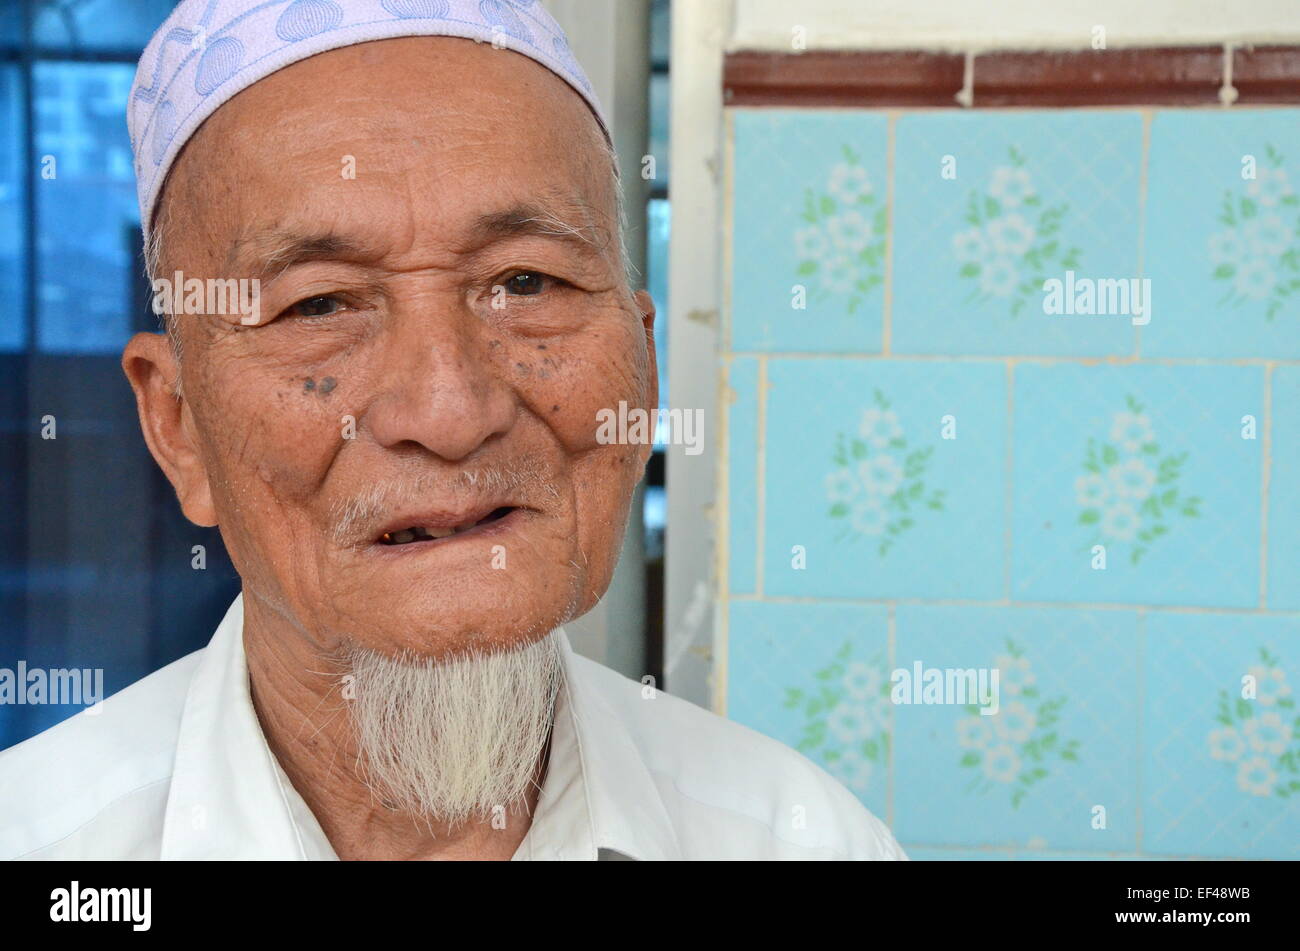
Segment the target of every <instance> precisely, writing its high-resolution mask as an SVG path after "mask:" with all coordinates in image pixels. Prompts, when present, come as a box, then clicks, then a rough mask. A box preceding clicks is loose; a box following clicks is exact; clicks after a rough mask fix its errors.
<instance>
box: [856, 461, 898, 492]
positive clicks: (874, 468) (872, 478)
mask: <svg viewBox="0 0 1300 951" xmlns="http://www.w3.org/2000/svg"><path fill="white" fill-rule="evenodd" d="M858 477H859V478H860V479H862V485H863V487H865V488H866V490H867V492H868V493H869V494H871V495H880V496H889V495H893V494H894V492H895V491H897V489H898V487H899V486H900V485H902V483H903V467H902V466H900V465H899V464H898V463H897V462H896V461H895V460H894V457H893V456H889V455H881V456H872V457H871V458H870V459H865V460H863V461H862V462H861V463H859V464H858Z"/></svg>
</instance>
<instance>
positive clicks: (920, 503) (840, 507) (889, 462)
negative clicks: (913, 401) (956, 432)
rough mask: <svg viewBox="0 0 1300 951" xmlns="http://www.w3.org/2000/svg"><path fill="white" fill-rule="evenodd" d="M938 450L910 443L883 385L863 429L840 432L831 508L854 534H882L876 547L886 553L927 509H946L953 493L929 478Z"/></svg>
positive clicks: (829, 490) (830, 477)
mask: <svg viewBox="0 0 1300 951" xmlns="http://www.w3.org/2000/svg"><path fill="white" fill-rule="evenodd" d="M933 453H934V448H933V447H932V446H925V447H922V448H919V449H909V447H908V442H907V439H906V437H905V436H904V434H903V427H902V425H901V424H900V423H899V420H898V413H897V412H895V411H894V409H893V404H891V403H890V402H889V400H888V399H886V398H885V395H884V394H883V393H882V392H880V390H879V389H877V390H876V391H875V405H874V406H870V407H868V408H867V409H864V410H863V411H862V422H861V424H860V425H859V426H858V432H857V434H856V435H854V436H846V435H845V434H844V433H840V434H839V435H838V437H837V439H836V441H835V451H834V452H833V453H832V454H831V463H832V465H833V466H834V468H832V469H831V471H830V473H829V474H827V476H826V495H827V497H828V498H829V499H830V503H831V506H830V509H829V511H828V512H827V514H828V515H829V516H830V517H831V518H833V519H842V520H844V522H845V523H846V524H847V529H846V531H847V532H848V533H850V534H852V533H856V534H858V535H862V536H866V537H868V538H879V539H880V540H879V542H878V543H877V549H876V550H877V551H878V553H879V554H880V555H881V556H882V557H883V556H884V555H886V554H888V553H889V549H890V548H892V547H893V545H894V541H895V540H896V539H897V537H898V536H899V535H901V534H902V533H903V532H906V531H907V530H908V529H910V528H911V527H912V526H913V525H915V524H916V518H917V517H918V516H919V515H920V514H921V512H922V511H923V510H924V509H930V510H933V511H936V512H942V511H943V500H944V497H945V495H946V494H947V493H946V492H945V490H943V489H936V488H932V487H930V486H927V484H926V481H925V478H926V472H927V470H928V468H929V461H930V457H931V455H933ZM841 537H843V536H841Z"/></svg>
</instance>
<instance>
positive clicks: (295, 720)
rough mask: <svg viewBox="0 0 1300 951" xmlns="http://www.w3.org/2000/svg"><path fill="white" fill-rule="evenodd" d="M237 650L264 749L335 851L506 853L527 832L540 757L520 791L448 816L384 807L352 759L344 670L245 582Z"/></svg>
mask: <svg viewBox="0 0 1300 951" xmlns="http://www.w3.org/2000/svg"><path fill="white" fill-rule="evenodd" d="M244 651H245V654H246V656H247V659H248V673H249V685H250V690H251V692H252V697H253V708H254V710H255V711H256V712H257V719H258V722H259V723H260V724H261V727H262V732H263V734H264V735H265V736H266V741H267V744H268V745H269V746H270V748H271V752H272V753H274V754H275V757H276V759H277V760H278V761H279V763H280V766H281V767H282V768H283V769H284V771H285V774H286V775H287V776H288V777H289V780H290V782H292V783H293V786H294V788H295V789H296V790H297V791H298V792H299V794H300V795H301V796H302V798H303V800H304V801H305V802H306V804H307V806H308V807H309V808H310V809H311V811H312V813H313V814H314V815H315V817H316V820H317V821H318V822H319V823H320V826H321V829H322V831H323V832H324V833H325V836H326V838H328V839H329V842H330V845H331V846H332V847H333V849H334V852H335V854H336V855H338V857H339V858H340V859H344V860H349V859H462V860H464V859H483V860H492V859H500V860H505V859H509V858H511V857H512V856H513V855H514V853H515V851H516V850H517V849H518V847H519V844H520V843H521V842H522V841H523V840H524V837H525V836H526V835H527V834H528V829H529V826H530V825H531V823H532V814H533V813H534V812H535V810H536V807H537V798H538V793H539V791H540V788H541V782H542V778H543V776H544V774H545V766H546V759H547V751H549V747H550V744H549V742H548V743H547V751H543V754H542V756H541V757H539V760H538V767H537V770H536V777H535V782H534V783H532V784H531V785H530V787H529V791H528V795H527V798H526V801H525V802H524V803H522V804H520V805H517V806H515V807H514V808H512V809H509V810H504V811H503V810H498V814H496V815H490V816H487V817H485V818H472V819H470V820H468V821H466V822H463V823H460V824H458V825H456V826H454V827H453V826H451V825H449V824H447V823H445V822H439V821H437V820H428V819H423V818H420V817H418V816H415V815H412V814H411V813H409V812H406V811H402V810H399V809H396V808H391V807H389V806H387V805H385V804H384V803H383V802H381V801H380V800H379V797H378V796H377V795H376V793H375V792H373V791H372V790H371V789H370V787H369V786H367V784H366V782H365V780H364V779H363V777H362V774H361V769H360V764H359V762H358V755H357V747H356V741H355V738H354V735H353V732H352V729H351V721H350V714H349V711H348V709H347V703H348V701H347V700H346V699H344V698H343V696H342V695H341V694H342V690H341V685H342V682H343V677H344V675H345V674H346V671H344V670H341V669H339V667H338V662H337V658H333V657H330V656H329V655H328V654H327V652H324V651H322V650H321V649H320V647H319V646H318V645H315V644H312V643H311V642H310V640H309V639H308V638H306V637H304V636H303V633H302V632H301V631H300V630H297V629H295V628H294V627H293V626H292V625H291V624H289V623H288V622H286V621H285V619H284V618H282V617H281V616H280V615H279V614H278V613H276V612H275V611H273V610H271V609H269V608H268V607H267V606H266V605H265V604H264V603H262V602H261V601H260V600H259V599H258V598H257V596H256V595H251V596H250V592H248V591H247V590H245V596H244Z"/></svg>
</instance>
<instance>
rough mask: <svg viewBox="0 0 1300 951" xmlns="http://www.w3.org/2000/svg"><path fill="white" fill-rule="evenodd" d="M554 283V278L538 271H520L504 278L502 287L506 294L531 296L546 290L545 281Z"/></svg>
mask: <svg viewBox="0 0 1300 951" xmlns="http://www.w3.org/2000/svg"><path fill="white" fill-rule="evenodd" d="M548 282H550V283H554V282H555V278H553V277H551V276H550V275H549V274H543V273H541V272H540V271H521V272H520V273H518V274H516V275H514V276H513V277H508V278H506V280H505V282H504V283H503V285H502V286H503V287H505V289H506V293H507V294H514V295H516V296H518V297H532V296H534V295H535V294H540V293H542V291H544V290H546V287H547V283H548Z"/></svg>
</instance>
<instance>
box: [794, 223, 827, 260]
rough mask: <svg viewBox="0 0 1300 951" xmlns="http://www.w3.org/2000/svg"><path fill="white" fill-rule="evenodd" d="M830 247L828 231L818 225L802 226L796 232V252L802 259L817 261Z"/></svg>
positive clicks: (796, 255)
mask: <svg viewBox="0 0 1300 951" xmlns="http://www.w3.org/2000/svg"><path fill="white" fill-rule="evenodd" d="M828 247H829V244H828V242H827V241H826V232H825V231H823V230H822V229H821V228H818V227H815V226H814V227H811V228H800V229H799V230H798V231H796V232H795V233H794V253H795V257H797V258H799V260H800V261H809V260H812V261H816V260H818V259H819V258H821V256H822V255H824V254H825V253H826V251H827V249H828Z"/></svg>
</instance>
